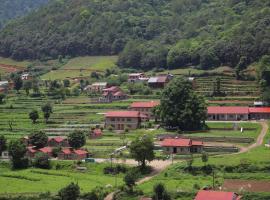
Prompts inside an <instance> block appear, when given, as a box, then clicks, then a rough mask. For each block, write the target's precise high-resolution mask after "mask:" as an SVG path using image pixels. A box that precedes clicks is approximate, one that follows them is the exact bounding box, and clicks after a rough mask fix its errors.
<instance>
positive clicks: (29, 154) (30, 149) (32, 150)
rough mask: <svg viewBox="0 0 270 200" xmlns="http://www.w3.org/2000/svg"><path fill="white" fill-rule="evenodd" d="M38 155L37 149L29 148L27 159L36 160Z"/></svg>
mask: <svg viewBox="0 0 270 200" xmlns="http://www.w3.org/2000/svg"><path fill="white" fill-rule="evenodd" d="M36 153H37V149H36V148H35V147H33V146H29V147H27V151H26V157H28V158H34V157H35V155H36Z"/></svg>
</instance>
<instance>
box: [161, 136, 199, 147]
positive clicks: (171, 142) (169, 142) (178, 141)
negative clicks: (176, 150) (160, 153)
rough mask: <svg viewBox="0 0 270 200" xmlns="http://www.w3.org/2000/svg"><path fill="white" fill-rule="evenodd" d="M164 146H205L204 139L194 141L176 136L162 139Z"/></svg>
mask: <svg viewBox="0 0 270 200" xmlns="http://www.w3.org/2000/svg"><path fill="white" fill-rule="evenodd" d="M161 146H163V147H190V146H203V142H202V141H193V140H191V139H183V138H175V139H165V140H163V141H162V143H161Z"/></svg>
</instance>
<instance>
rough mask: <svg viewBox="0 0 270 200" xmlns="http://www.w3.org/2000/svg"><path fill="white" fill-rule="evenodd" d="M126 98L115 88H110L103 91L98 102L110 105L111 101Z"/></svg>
mask: <svg viewBox="0 0 270 200" xmlns="http://www.w3.org/2000/svg"><path fill="white" fill-rule="evenodd" d="M126 98H127V95H126V94H125V93H124V92H123V91H122V90H121V89H120V88H119V87H117V86H112V87H109V88H106V89H103V94H102V97H101V98H99V102H103V103H110V102H113V101H119V100H124V99H126Z"/></svg>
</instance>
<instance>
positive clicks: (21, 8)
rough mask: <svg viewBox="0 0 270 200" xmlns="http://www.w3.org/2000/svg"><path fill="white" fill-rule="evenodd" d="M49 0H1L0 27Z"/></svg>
mask: <svg viewBox="0 0 270 200" xmlns="http://www.w3.org/2000/svg"><path fill="white" fill-rule="evenodd" d="M48 1H49V0H1V1H0V29H1V28H2V27H3V26H4V25H5V24H6V23H7V22H8V21H9V20H10V19H14V18H16V17H19V16H23V15H25V14H27V13H29V12H30V11H32V10H34V9H36V8H38V7H39V6H41V5H44V4H46V3H48Z"/></svg>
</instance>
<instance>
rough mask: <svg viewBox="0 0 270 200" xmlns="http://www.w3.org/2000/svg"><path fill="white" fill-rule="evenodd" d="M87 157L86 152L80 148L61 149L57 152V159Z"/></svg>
mask: <svg viewBox="0 0 270 200" xmlns="http://www.w3.org/2000/svg"><path fill="white" fill-rule="evenodd" d="M87 157H88V152H87V151H85V150H82V149H77V150H73V149H71V148H66V149H62V150H61V151H60V152H59V153H58V159H59V160H82V159H85V158H87Z"/></svg>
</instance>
